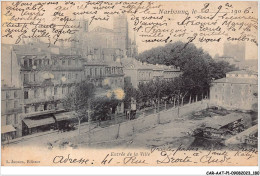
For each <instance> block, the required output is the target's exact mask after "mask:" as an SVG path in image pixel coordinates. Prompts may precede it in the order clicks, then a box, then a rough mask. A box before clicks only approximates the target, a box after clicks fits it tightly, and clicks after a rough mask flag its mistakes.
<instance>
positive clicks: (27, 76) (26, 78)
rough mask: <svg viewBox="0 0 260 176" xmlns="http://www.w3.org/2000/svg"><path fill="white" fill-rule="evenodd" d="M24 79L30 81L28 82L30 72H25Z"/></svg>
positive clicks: (26, 81)
mask: <svg viewBox="0 0 260 176" xmlns="http://www.w3.org/2000/svg"><path fill="white" fill-rule="evenodd" d="M23 81H24V82H25V83H28V82H29V74H28V73H25V74H24V78H23Z"/></svg>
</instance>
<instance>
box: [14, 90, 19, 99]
mask: <svg viewBox="0 0 260 176" xmlns="http://www.w3.org/2000/svg"><path fill="white" fill-rule="evenodd" d="M17 97H18V93H17V91H16V90H15V91H14V98H17Z"/></svg>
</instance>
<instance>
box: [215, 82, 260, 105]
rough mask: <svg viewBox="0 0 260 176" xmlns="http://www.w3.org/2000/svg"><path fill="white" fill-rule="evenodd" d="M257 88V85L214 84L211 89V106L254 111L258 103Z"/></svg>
mask: <svg viewBox="0 0 260 176" xmlns="http://www.w3.org/2000/svg"><path fill="white" fill-rule="evenodd" d="M257 88H258V86H257V85H256V84H233V83H214V84H213V86H212V87H211V88H210V105H211V106H221V107H224V108H226V109H234V110H235V109H239V110H252V109H253V105H254V104H256V103H257V96H255V94H257Z"/></svg>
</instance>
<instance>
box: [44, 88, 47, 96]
mask: <svg viewBox="0 0 260 176" xmlns="http://www.w3.org/2000/svg"><path fill="white" fill-rule="evenodd" d="M46 94H47V89H46V88H44V89H43V95H44V96H46Z"/></svg>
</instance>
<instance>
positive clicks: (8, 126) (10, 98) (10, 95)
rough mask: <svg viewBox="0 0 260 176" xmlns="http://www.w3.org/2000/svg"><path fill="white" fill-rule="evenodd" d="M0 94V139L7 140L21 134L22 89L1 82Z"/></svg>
mask: <svg viewBox="0 0 260 176" xmlns="http://www.w3.org/2000/svg"><path fill="white" fill-rule="evenodd" d="M1 95H2V96H1V129H2V130H1V137H2V138H1V139H2V141H8V140H10V139H14V138H16V137H20V136H22V118H21V116H22V105H21V100H22V91H21V89H20V88H16V87H8V86H6V85H5V84H4V83H2V88H1Z"/></svg>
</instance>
